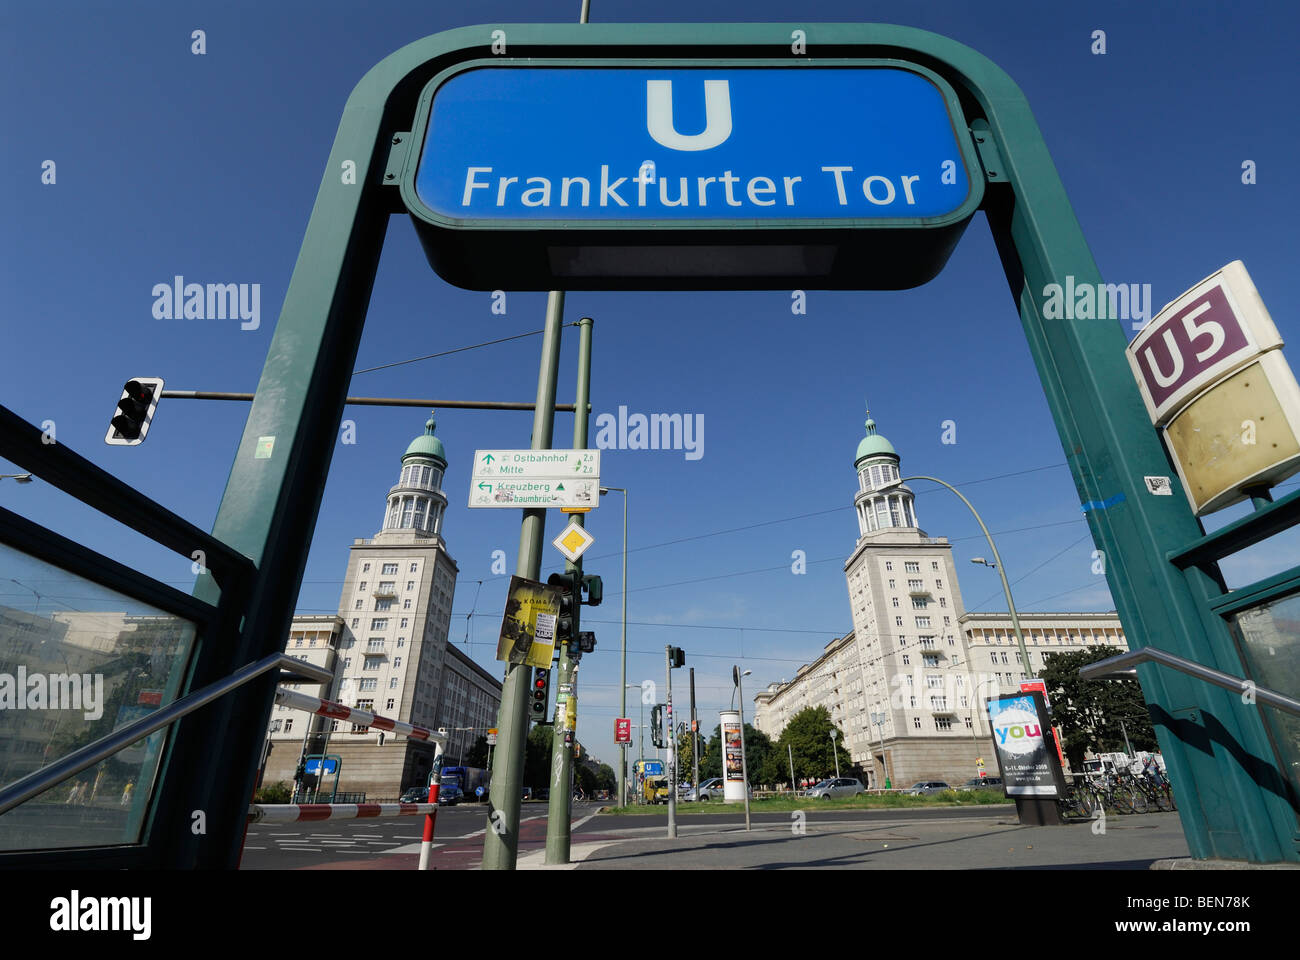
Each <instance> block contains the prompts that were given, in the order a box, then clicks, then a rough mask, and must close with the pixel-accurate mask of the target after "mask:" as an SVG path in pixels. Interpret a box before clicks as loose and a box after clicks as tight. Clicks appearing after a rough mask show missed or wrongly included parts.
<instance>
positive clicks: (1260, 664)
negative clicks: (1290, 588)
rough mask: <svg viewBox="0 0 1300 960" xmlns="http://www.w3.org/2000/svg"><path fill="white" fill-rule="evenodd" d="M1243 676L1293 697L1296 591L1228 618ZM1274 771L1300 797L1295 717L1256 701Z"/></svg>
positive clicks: (1299, 683)
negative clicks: (1273, 758)
mask: <svg viewBox="0 0 1300 960" xmlns="http://www.w3.org/2000/svg"><path fill="white" fill-rule="evenodd" d="M1228 623H1229V624H1230V626H1231V627H1232V632H1233V634H1234V636H1235V637H1236V639H1237V646H1238V648H1239V649H1240V650H1241V655H1242V660H1243V661H1244V662H1245V665H1246V676H1247V677H1249V678H1250V679H1251V680H1254V681H1255V683H1256V684H1258V685H1259V686H1261V687H1266V688H1268V689H1270V690H1277V691H1278V692H1279V693H1285V694H1287V695H1288V696H1291V697H1294V696H1295V695H1296V691H1297V690H1300V593H1293V594H1291V595H1290V596H1287V597H1280V598H1279V599H1277V600H1273V601H1270V602H1268V603H1263V604H1260V605H1259V606H1257V607H1252V608H1250V609H1249V610H1242V611H1241V612H1240V613H1237V614H1236V615H1234V616H1230V617H1228ZM1259 706H1260V708H1261V709H1262V711H1263V716H1264V722H1265V724H1266V725H1267V727H1268V732H1269V737H1270V739H1272V741H1273V749H1274V751H1275V752H1276V753H1277V760H1278V764H1277V766H1278V769H1279V770H1281V771H1282V774H1283V776H1285V777H1287V778H1288V779H1290V781H1291V788H1292V790H1294V791H1296V792H1297V793H1300V717H1297V716H1294V715H1293V714H1289V713H1283V712H1282V711H1281V710H1278V709H1276V708H1275V707H1270V706H1267V705H1266V704H1264V703H1263V702H1261V703H1260V704H1259Z"/></svg>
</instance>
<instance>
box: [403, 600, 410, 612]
mask: <svg viewBox="0 0 1300 960" xmlns="http://www.w3.org/2000/svg"><path fill="white" fill-rule="evenodd" d="M402 609H403V610H410V609H411V601H410V600H403V601H402Z"/></svg>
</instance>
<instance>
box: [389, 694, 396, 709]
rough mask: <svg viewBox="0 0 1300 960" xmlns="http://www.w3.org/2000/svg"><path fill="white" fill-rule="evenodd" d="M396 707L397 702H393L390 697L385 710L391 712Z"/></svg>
mask: <svg viewBox="0 0 1300 960" xmlns="http://www.w3.org/2000/svg"><path fill="white" fill-rule="evenodd" d="M396 706H397V701H396V700H394V699H393V698H392V697H389V698H388V707H387V709H389V710H392V709H393V708H394V707H396Z"/></svg>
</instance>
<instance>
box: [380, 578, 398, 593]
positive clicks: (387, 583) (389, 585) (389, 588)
mask: <svg viewBox="0 0 1300 960" xmlns="http://www.w3.org/2000/svg"><path fill="white" fill-rule="evenodd" d="M396 587H397V584H396V583H394V582H393V581H392V580H381V581H379V586H378V587H377V588H376V592H377V593H394V592H396V590H395V588H396Z"/></svg>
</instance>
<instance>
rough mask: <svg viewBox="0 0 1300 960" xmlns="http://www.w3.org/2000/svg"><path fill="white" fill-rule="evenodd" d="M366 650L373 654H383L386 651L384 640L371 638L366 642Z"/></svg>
mask: <svg viewBox="0 0 1300 960" xmlns="http://www.w3.org/2000/svg"><path fill="white" fill-rule="evenodd" d="M366 649H367V650H368V651H370V652H371V653H382V652H383V650H384V638H383V637H371V638H370V639H369V640H367V641H366Z"/></svg>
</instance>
